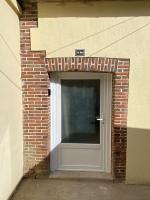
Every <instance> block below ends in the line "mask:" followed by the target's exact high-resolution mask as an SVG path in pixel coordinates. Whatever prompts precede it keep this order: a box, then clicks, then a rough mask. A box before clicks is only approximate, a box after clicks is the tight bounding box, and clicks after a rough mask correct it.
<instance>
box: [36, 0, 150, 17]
mask: <svg viewBox="0 0 150 200" xmlns="http://www.w3.org/2000/svg"><path fill="white" fill-rule="evenodd" d="M39 11H40V12H39V18H54V17H87V18H90V17H130V16H136V17H137V16H150V2H148V1H131V2H129V1H114V2H113V1H112V2H110V1H108V2H107V1H106V2H105V1H102V2H98V1H96V2H92V1H83V2H75V3H73V2H72V3H71V2H70V3H68V2H67V1H63V2H57V3H56V2H55V3H54V2H53V3H51V6H47V4H46V3H45V4H41V5H40V6H39Z"/></svg>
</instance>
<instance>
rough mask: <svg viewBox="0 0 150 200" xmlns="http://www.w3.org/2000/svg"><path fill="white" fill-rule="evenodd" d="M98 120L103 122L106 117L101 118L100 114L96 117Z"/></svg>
mask: <svg viewBox="0 0 150 200" xmlns="http://www.w3.org/2000/svg"><path fill="white" fill-rule="evenodd" d="M96 120H97V121H102V123H104V119H103V117H102V118H100V116H97V117H96Z"/></svg>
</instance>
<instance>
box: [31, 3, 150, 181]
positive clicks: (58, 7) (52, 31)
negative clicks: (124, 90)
mask: <svg viewBox="0 0 150 200" xmlns="http://www.w3.org/2000/svg"><path fill="white" fill-rule="evenodd" d="M149 10H150V3H149V2H147V1H141V2H139V1H137V2H136V1H134V2H129V1H128V2H121V1H120V2H119V1H117V2H95V3H94V2H93V3H64V4H63V3H61V4H59V3H41V4H39V6H38V11H39V27H38V28H35V29H32V31H31V36H32V41H31V42H32V50H46V52H47V57H63V56H67V57H68V56H71V57H72V56H74V50H75V49H76V48H84V49H85V55H86V56H100V57H105V56H106V57H123V58H130V59H131V68H130V79H129V84H130V85H129V113H128V148H127V175H126V180H127V182H128V183H135V182H136V183H146V182H149V183H150V173H149V169H150V159H149V154H150V145H149V142H148V141H150V123H149V122H150V114H149V113H150V106H149V103H150V89H149V82H150V62H149V58H150V36H149V33H150V12H149Z"/></svg>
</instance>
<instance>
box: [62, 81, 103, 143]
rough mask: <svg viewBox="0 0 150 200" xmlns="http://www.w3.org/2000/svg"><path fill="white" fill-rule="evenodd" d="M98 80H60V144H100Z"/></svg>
mask: <svg viewBox="0 0 150 200" xmlns="http://www.w3.org/2000/svg"><path fill="white" fill-rule="evenodd" d="M99 113H100V80H97V79H96V80H89V79H88V80H61V119H62V120H61V133H62V134H61V142H62V143H88V144H99V143H100V123H99V121H98V120H96V117H97V116H99Z"/></svg>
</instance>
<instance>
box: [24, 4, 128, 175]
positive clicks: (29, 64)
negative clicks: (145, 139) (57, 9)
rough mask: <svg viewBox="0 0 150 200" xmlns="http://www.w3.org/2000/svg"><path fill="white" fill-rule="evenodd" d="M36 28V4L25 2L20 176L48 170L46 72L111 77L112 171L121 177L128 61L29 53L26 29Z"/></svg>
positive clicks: (47, 84) (123, 159)
mask: <svg viewBox="0 0 150 200" xmlns="http://www.w3.org/2000/svg"><path fill="white" fill-rule="evenodd" d="M37 26H38V16H37V5H36V3H26V4H25V5H24V11H23V14H22V16H21V17H20V32H21V33H20V34H21V60H22V81H23V86H22V89H23V117H24V173H25V174H32V175H35V176H36V174H38V173H47V172H48V171H49V156H50V152H49V149H50V144H49V141H50V117H49V116H50V98H49V97H48V87H49V83H50V81H49V76H48V73H52V72H54V71H55V72H56V71H58V72H59V71H83V72H85V71H86V72H106V73H112V75H113V83H112V86H113V91H112V94H113V96H112V172H113V174H114V177H116V178H121V179H124V178H125V168H126V141H127V140H126V139H127V138H126V137H127V110H128V76H129V60H128V59H117V58H84V57H82V58H77V57H76V58H46V52H45V51H31V38H30V28H33V27H37Z"/></svg>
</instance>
